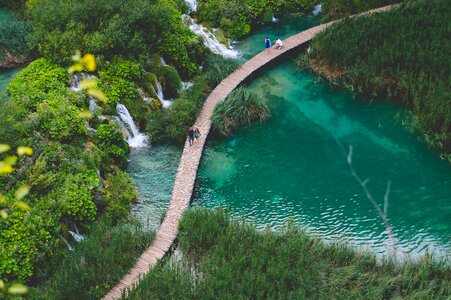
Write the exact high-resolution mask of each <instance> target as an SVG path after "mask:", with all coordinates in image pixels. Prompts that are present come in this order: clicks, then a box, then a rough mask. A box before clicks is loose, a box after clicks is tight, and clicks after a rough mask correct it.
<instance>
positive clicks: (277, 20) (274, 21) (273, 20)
mask: <svg viewBox="0 0 451 300" xmlns="http://www.w3.org/2000/svg"><path fill="white" fill-rule="evenodd" d="M271 19H272V22H273V23H277V22H279V19H277V18H276V17H275V16H274V13H272V18H271Z"/></svg>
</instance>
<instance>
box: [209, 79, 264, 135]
mask: <svg viewBox="0 0 451 300" xmlns="http://www.w3.org/2000/svg"><path fill="white" fill-rule="evenodd" d="M270 116H271V113H270V111H269V108H268V106H267V105H266V103H265V102H264V101H263V100H261V99H260V98H258V97H256V96H255V95H254V94H252V93H250V92H249V91H248V90H246V89H245V88H243V87H239V88H237V89H236V90H234V91H233V92H232V93H231V94H230V95H229V96H228V97H227V98H226V99H225V100H224V101H223V102H221V103H219V104H218V105H217V106H216V107H215V110H214V112H213V116H212V118H211V122H212V127H213V130H214V131H216V132H217V133H219V134H220V135H223V136H230V135H231V134H232V133H233V132H235V131H236V130H237V129H238V128H240V127H242V126H243V125H249V124H251V123H252V122H255V121H260V122H262V121H264V120H266V119H267V118H269V117H270Z"/></svg>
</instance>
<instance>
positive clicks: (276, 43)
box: [274, 39, 283, 49]
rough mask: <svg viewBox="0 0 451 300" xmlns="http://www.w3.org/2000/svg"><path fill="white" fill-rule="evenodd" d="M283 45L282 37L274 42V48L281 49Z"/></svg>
mask: <svg viewBox="0 0 451 300" xmlns="http://www.w3.org/2000/svg"><path fill="white" fill-rule="evenodd" d="M282 46H283V42H282V40H281V39H277V40H276V42H275V43H274V49H281V48H282Z"/></svg>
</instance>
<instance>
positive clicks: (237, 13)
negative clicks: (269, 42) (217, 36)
mask: <svg viewBox="0 0 451 300" xmlns="http://www.w3.org/2000/svg"><path fill="white" fill-rule="evenodd" d="M316 4H317V1H316V0H286V1H281V0H276V1H270V0H245V1H242V0H232V1H230V0H200V1H199V2H198V12H197V14H196V16H197V18H198V19H199V20H200V21H202V22H207V23H208V24H209V25H210V26H212V27H219V28H221V29H223V30H224V31H225V33H226V34H227V36H229V37H231V38H238V37H242V36H245V35H247V34H249V33H250V31H251V29H252V28H253V27H254V26H256V25H257V23H258V22H270V21H271V20H272V15H273V13H279V12H299V11H300V12H310V11H311V9H312V8H313V6H315V5H316Z"/></svg>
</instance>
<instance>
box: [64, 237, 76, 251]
mask: <svg viewBox="0 0 451 300" xmlns="http://www.w3.org/2000/svg"><path fill="white" fill-rule="evenodd" d="M61 239H62V240H63V241H64V243H66V246H67V250H69V251H74V248H73V247H72V246H71V245H70V244H69V242H68V241H67V240H66V239H65V238H64V237H61Z"/></svg>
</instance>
